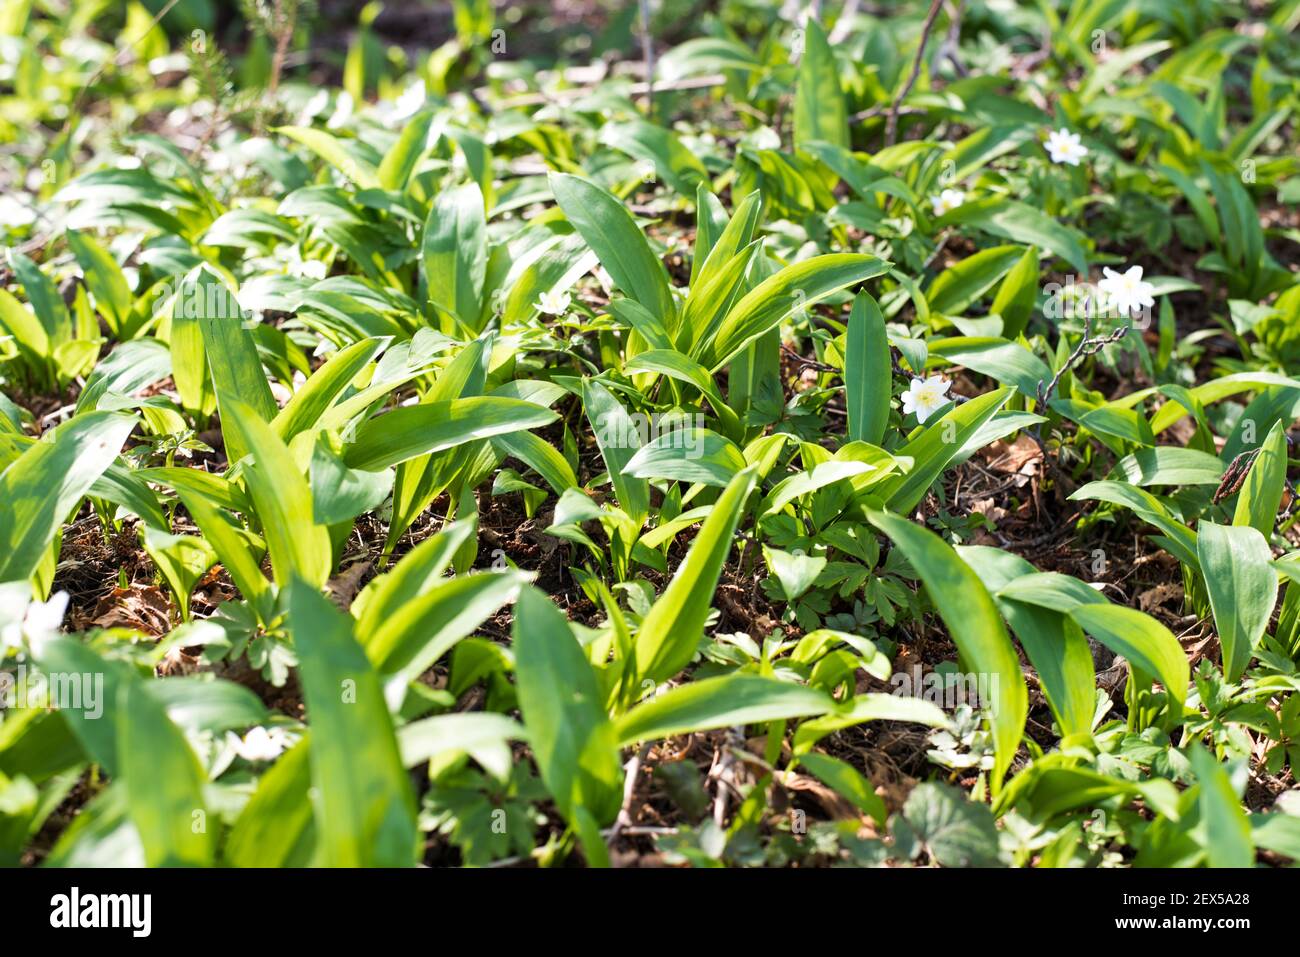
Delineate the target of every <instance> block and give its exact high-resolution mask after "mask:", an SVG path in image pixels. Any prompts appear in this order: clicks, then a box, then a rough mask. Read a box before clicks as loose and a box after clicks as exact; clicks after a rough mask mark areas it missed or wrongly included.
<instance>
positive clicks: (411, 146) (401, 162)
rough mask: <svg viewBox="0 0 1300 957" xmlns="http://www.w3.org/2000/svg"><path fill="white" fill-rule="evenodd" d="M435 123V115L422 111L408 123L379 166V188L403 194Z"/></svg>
mask: <svg viewBox="0 0 1300 957" xmlns="http://www.w3.org/2000/svg"><path fill="white" fill-rule="evenodd" d="M432 123H433V114H432V113H429V112H428V111H421V112H419V113H417V114H416V115H415V116H413V117H411V118H410V119H409V120H407V121H406V125H405V126H404V127H402V135H401V136H399V137H398V138H397V142H395V143H394V144H393V145H392V146H391V147H390V148H389V150H388V152H387V153H385V154H384V159H383V162H381V163H380V164H379V186H380V188H382V189H391V190H396V191H398V192H401V191H403V190H405V189H406V184H407V183H408V182H409V181H410V179H411V173H413V172H414V171H415V164H416V163H418V162H419V160H420V157H421V156H422V155H424V149H425V144H426V143H427V141H428V139H429V127H430V125H432Z"/></svg>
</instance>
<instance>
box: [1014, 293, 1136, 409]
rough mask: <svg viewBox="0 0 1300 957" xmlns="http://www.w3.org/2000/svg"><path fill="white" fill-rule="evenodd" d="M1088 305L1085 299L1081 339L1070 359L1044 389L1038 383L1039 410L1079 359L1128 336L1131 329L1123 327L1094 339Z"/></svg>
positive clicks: (1126, 326) (1128, 326) (1049, 399)
mask: <svg viewBox="0 0 1300 957" xmlns="http://www.w3.org/2000/svg"><path fill="white" fill-rule="evenodd" d="M1088 305H1089V304H1088V300H1087V299H1085V300H1084V301H1083V338H1082V339H1080V340H1079V344H1078V345H1077V346H1076V347H1075V349H1074V351H1073V352H1071V353H1070V357H1069V358H1068V359H1066V360H1065V362H1064V363H1062V364H1061V368H1059V369H1057V370H1056V374H1055V375H1054V376H1052V381H1051V382H1049V383H1048V384H1047V387H1046V388H1044V387H1043V384H1042V383H1041V382H1040V383H1038V396H1037V398H1038V407H1039V409H1042V408H1044V407H1046V405H1047V403H1048V402H1049V401H1051V398H1052V394H1053V393H1054V392H1055V391H1056V387H1057V385H1059V384H1060V381H1061V377H1062V376H1063V375H1065V373H1067V372H1069V371H1070V370H1071V369H1073V368H1074V365H1075V363H1077V362H1078V361H1079V360H1080V359H1085V358H1087V357H1088V356H1091V355H1095V354H1097V353H1098V352H1100V351H1101V350H1102V349H1104V348H1105V347H1106V346H1108V345H1110V344H1111V343H1112V342H1118V341H1119V340H1120V339H1123V338H1124V337H1125V336H1126V335H1128V332H1129V329H1131V328H1132V326H1131V325H1125V326H1121V327H1120V328H1119V329H1116V330H1115V331H1114V332H1112V333H1110V334H1109V335H1105V336H1096V337H1094V336H1093V334H1092V313H1091V310H1090V309H1089V308H1088Z"/></svg>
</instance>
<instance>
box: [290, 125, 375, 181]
mask: <svg viewBox="0 0 1300 957" xmlns="http://www.w3.org/2000/svg"><path fill="white" fill-rule="evenodd" d="M272 132H273V133H283V134H284V135H285V136H287V137H289V139H291V140H296V141H297V142H299V143H301V144H302V145H303V146H305V147H307V148H308V149H309V150H311V151H312V152H313V153H315V154H316V155H317V156H319V157H320V158H321V159H323V160H324V161H325V162H326V163H328V164H329V165H330V166H333V167H334V168H335V169H336V170H338V171H339V172H340V173H342V174H343V175H344V176H346V177H347V178H348V179H350V180H352V182H354V183H356V184H357V185H358V186H360V187H361V188H362V189H381V188H383V184H382V183H381V182H380V181H379V176H378V175H377V174H376V172H375V168H374V167H373V166H372V165H371V164H370V163H367V162H365V161H363V160H360V159H357V157H355V156H354V155H353V154H352V153H350V152H349V151H348V150H347V149H346V148H345V147H344V146H343V143H342V142H341V141H340V140H338V139H337V138H336V137H334V136H332V135H330V134H329V133H326V132H325V131H324V130H316V129H312V128H311V127H307V126H277V127H274V128H273V129H272Z"/></svg>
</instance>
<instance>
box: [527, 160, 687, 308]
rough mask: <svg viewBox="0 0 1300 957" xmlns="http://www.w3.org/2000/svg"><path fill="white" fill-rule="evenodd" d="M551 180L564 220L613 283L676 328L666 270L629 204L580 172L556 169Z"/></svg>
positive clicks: (552, 189)
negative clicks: (628, 209)
mask: <svg viewBox="0 0 1300 957" xmlns="http://www.w3.org/2000/svg"><path fill="white" fill-rule="evenodd" d="M550 183H551V191H552V192H553V193H554V194H555V200H556V202H557V203H559V204H560V209H562V210H563V211H564V215H565V218H566V219H568V220H569V222H570V223H572V224H573V228H574V229H576V230H577V231H578V232H579V233H581V234H582V238H583V239H585V240H586V241H587V244H588V245H589V246H591V248H592V249H594V250H595V251H596V255H597V256H599V257H600V263H601V265H602V266H604V267H605V269H606V270H607V271H608V272H609V276H610V278H611V279H613V280H614V285H616V286H618V288H619V289H622V290H623V291H624V292H625V293H627V294H628V295H629V296H631V297H632V298H633V299H635V300H636V301H637V302H638V303H640V304H641V305H642V306H644V307H645V308H646V309H649V310H650V312H651V313H652V314H653V315H655V316H658V317H659V318H660V319H661V320H662V321H663V323H664V326H665V327H666V328H668V329H672V328H674V326H675V325H676V322H675V319H674V317H675V315H676V306H675V305H674V304H673V298H672V293H671V292H670V291H669V288H668V277H667V274H666V273H665V272H664V267H663V264H662V263H661V262H659V260H658V258H656V257H655V254H654V253H653V252H651V251H650V245H649V243H647V242H646V239H645V237H644V236H642V235H641V230H640V229H638V228H637V225H636V221H635V220H633V219H632V214H631V213H629V212H628V211H627V208H626V207H625V206H624V205H623V204H622V203H621V202H619V201H618V200H617V199H615V198H614V197H613V196H612V195H610V194H609V193H608V192H607V191H605V190H603V189H601V188H600V187H599V186H597V185H596V184H595V183H592V182H591V181H590V180H585V179H583V178H581V177H579V176H573V175H571V174H569V173H552V174H551V175H550Z"/></svg>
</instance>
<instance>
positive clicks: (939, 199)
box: [930, 189, 966, 216]
mask: <svg viewBox="0 0 1300 957" xmlns="http://www.w3.org/2000/svg"><path fill="white" fill-rule="evenodd" d="M964 202H966V194H965V193H963V192H962V191H961V190H959V189H945V190H944V191H943V192H942V193H940V194H939V195H938V196H931V197H930V205H932V206H933V207H934V215H936V216H943V215H944V214H945V213H950V212H952V211H953V210H954V209H956V208H957V207H958V206H960V205H961V204H962V203H964Z"/></svg>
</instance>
